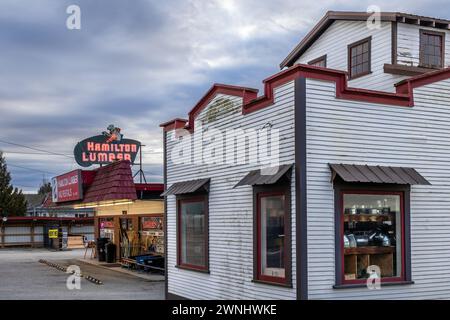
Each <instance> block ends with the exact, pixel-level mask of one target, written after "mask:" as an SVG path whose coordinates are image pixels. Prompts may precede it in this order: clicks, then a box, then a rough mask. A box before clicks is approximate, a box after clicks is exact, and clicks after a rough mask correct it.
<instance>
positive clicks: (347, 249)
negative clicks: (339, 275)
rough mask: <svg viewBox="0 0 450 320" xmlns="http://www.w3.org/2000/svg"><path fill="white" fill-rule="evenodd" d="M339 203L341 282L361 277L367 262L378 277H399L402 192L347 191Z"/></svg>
mask: <svg viewBox="0 0 450 320" xmlns="http://www.w3.org/2000/svg"><path fill="white" fill-rule="evenodd" d="M342 203H343V215H342V224H343V225H342V231H343V235H342V247H343V255H344V257H343V262H344V265H343V268H344V272H343V282H344V283H352V282H362V281H365V279H367V278H368V277H369V274H368V271H367V270H368V267H369V266H375V267H378V268H379V271H380V273H381V278H382V279H383V278H384V279H385V280H386V279H388V280H395V279H401V278H402V277H403V272H402V270H403V249H402V241H403V240H402V239H403V234H402V225H403V215H404V214H403V193H401V192H398V193H395V192H394V193H383V192H372V193H370V192H367V193H364V192H354V191H353V192H350V191H349V192H343V193H342ZM371 269H373V268H371Z"/></svg>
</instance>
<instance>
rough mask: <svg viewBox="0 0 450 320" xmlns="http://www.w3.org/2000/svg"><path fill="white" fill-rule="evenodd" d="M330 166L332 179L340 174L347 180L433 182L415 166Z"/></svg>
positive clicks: (427, 183)
mask: <svg viewBox="0 0 450 320" xmlns="http://www.w3.org/2000/svg"><path fill="white" fill-rule="evenodd" d="M330 168H331V171H332V178H331V180H332V181H333V180H334V178H335V177H336V175H338V176H339V177H340V178H341V179H342V180H344V181H345V182H369V183H393V184H410V185H414V184H424V185H430V184H431V183H429V182H428V181H427V179H425V178H424V177H423V176H421V175H420V174H419V173H418V172H417V171H416V170H415V169H413V168H405V167H383V166H368V165H355V164H331V163H330Z"/></svg>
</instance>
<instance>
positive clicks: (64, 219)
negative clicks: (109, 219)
mask: <svg viewBox="0 0 450 320" xmlns="http://www.w3.org/2000/svg"><path fill="white" fill-rule="evenodd" d="M15 221H79V222H81V221H94V217H84V218H76V217H8V220H7V222H15Z"/></svg>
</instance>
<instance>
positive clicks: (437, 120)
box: [307, 79, 450, 299]
mask: <svg viewBox="0 0 450 320" xmlns="http://www.w3.org/2000/svg"><path fill="white" fill-rule="evenodd" d="M449 89H450V80H445V81H441V82H437V83H434V84H431V85H427V86H425V87H420V88H418V89H415V90H414V98H415V106H414V107H412V108H405V107H395V106H383V105H375V104H371V103H363V102H355V101H348V100H339V99H336V98H335V85H334V83H331V82H325V81H318V80H312V79H308V80H307V168H308V169H307V170H308V171H307V174H308V177H307V180H308V186H307V197H308V276H309V279H308V280H309V283H308V288H309V298H310V299H380V298H381V299H439V298H446V299H449V298H450V274H449V273H448V272H447V270H448V269H449V268H450V210H449V208H450V162H449V159H450V141H449V139H448V136H449V132H450V110H449V103H450V90H449ZM330 162H331V163H349V164H353V163H355V164H369V165H390V166H405V167H413V168H416V169H417V170H418V171H419V172H420V173H421V174H422V175H423V176H424V177H425V178H426V179H428V181H430V182H431V184H432V185H431V186H412V187H411V261H412V280H413V281H414V282H415V284H412V285H401V286H390V287H382V288H381V290H368V289H366V288H362V289H333V288H332V286H333V285H334V284H335V283H334V281H335V261H334V260H335V251H334V250H335V249H334V224H335V221H334V200H333V198H334V195H333V186H332V184H331V183H330V170H329V168H328V163H330Z"/></svg>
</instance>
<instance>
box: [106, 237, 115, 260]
mask: <svg viewBox="0 0 450 320" xmlns="http://www.w3.org/2000/svg"><path fill="white" fill-rule="evenodd" d="M105 247H106V262H107V263H114V262H116V245H115V244H114V243H112V242H108V243H107V244H106V246H105Z"/></svg>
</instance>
